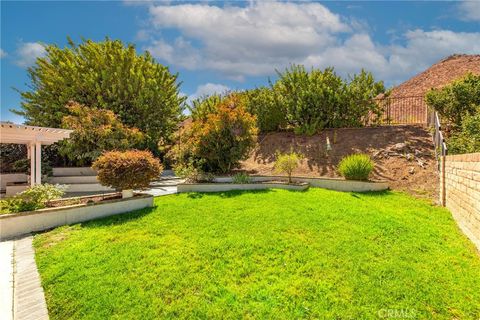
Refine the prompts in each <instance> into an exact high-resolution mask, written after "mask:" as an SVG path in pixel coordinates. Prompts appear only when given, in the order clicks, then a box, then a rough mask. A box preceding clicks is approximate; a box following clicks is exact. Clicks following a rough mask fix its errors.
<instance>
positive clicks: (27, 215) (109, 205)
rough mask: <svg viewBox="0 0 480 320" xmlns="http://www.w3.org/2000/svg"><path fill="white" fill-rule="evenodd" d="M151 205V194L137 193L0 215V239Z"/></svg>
mask: <svg viewBox="0 0 480 320" xmlns="http://www.w3.org/2000/svg"><path fill="white" fill-rule="evenodd" d="M148 207H153V196H151V195H148V194H140V195H137V196H135V197H134V198H129V199H115V200H105V201H102V202H100V203H95V204H76V205H71V206H65V207H58V208H45V209H40V210H35V211H27V212H19V213H12V214H3V215H0V241H3V240H7V239H11V238H14V237H18V236H21V235H24V234H28V233H30V232H37V231H44V230H48V229H51V228H55V227H58V226H62V225H68V224H74V223H79V222H84V221H88V220H93V219H98V218H103V217H108V216H111V215H116V214H122V213H128V212H131V211H134V210H139V209H143V208H148Z"/></svg>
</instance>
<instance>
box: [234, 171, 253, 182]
mask: <svg viewBox="0 0 480 320" xmlns="http://www.w3.org/2000/svg"><path fill="white" fill-rule="evenodd" d="M251 182H252V178H250V176H249V175H248V174H247V173H245V172H239V173H237V174H235V175H234V176H233V183H240V184H246V183H251Z"/></svg>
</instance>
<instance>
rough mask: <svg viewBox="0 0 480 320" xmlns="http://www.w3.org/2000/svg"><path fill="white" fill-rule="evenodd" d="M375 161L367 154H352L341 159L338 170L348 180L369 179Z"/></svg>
mask: <svg viewBox="0 0 480 320" xmlns="http://www.w3.org/2000/svg"><path fill="white" fill-rule="evenodd" d="M373 168H374V163H373V161H372V160H371V159H370V156H369V155H367V154H352V155H349V156H346V157H345V158H343V159H342V161H340V164H339V165H338V171H339V172H340V174H341V175H342V176H343V177H345V179H347V180H368V177H369V176H370V173H371V172H372V170H373Z"/></svg>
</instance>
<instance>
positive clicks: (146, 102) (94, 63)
mask: <svg viewBox="0 0 480 320" xmlns="http://www.w3.org/2000/svg"><path fill="white" fill-rule="evenodd" d="M46 51H47V54H46V56H45V57H42V58H38V59H37V61H36V64H35V65H34V66H33V67H31V68H29V69H28V74H29V77H30V81H31V84H30V90H27V91H24V92H20V94H21V97H22V100H23V101H22V110H21V111H16V113H17V114H19V115H22V116H24V117H25V119H26V123H27V124H30V125H40V126H50V127H58V126H60V125H61V124H62V119H63V117H64V116H68V115H69V110H68V108H67V107H66V105H67V103H68V102H69V101H75V102H78V103H80V104H83V105H86V106H88V107H92V108H97V109H107V110H111V111H113V112H114V113H115V114H116V115H117V116H118V118H119V119H120V120H121V121H122V123H123V124H125V125H126V126H128V127H136V128H138V129H139V130H140V131H141V132H142V133H143V134H144V135H145V147H148V148H149V149H151V150H152V151H154V152H158V149H157V142H158V140H160V139H164V140H165V138H168V137H169V136H170V135H171V134H172V132H173V131H174V130H175V129H176V127H177V124H178V122H179V120H181V114H182V110H183V105H184V101H185V98H184V97H182V96H181V95H180V94H179V85H180V83H179V82H178V81H177V75H176V74H172V73H170V71H169V69H168V68H167V67H165V66H163V65H161V64H159V63H157V62H156V61H155V60H154V59H153V57H152V56H151V55H150V54H149V53H148V52H145V53H144V54H140V55H139V54H137V52H136V50H135V47H134V46H133V45H131V44H129V45H124V44H123V43H122V42H121V41H119V40H110V39H108V38H106V39H105V40H104V41H102V42H93V41H91V40H83V42H82V43H81V44H79V45H76V44H75V43H74V42H73V41H72V40H71V39H69V45H68V46H67V47H65V48H59V47H57V46H55V45H49V46H47V47H46ZM14 112H15V111H14Z"/></svg>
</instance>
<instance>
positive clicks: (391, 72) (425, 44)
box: [145, 2, 480, 84]
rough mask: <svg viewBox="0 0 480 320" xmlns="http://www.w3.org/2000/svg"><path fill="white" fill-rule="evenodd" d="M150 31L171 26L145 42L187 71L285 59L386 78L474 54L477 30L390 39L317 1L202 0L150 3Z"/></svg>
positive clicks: (231, 72)
mask: <svg viewBox="0 0 480 320" xmlns="http://www.w3.org/2000/svg"><path fill="white" fill-rule="evenodd" d="M149 10H150V14H151V24H152V29H151V30H150V32H151V33H152V35H153V36H154V37H155V33H158V29H164V28H167V29H168V28H171V29H176V30H177V31H178V32H179V33H180V36H178V37H177V38H176V39H174V40H173V41H165V40H164V39H162V38H159V37H158V36H157V38H156V39H157V40H154V41H151V42H150V44H149V45H148V46H146V47H145V48H146V49H147V50H149V51H150V52H151V53H152V54H153V56H155V57H157V58H159V59H161V60H163V61H166V62H167V63H169V64H173V65H176V66H179V67H183V68H186V69H188V70H213V71H217V72H220V73H222V74H223V75H224V76H226V77H228V78H231V79H236V80H242V79H243V78H244V77H246V76H264V75H272V74H273V73H274V70H275V69H284V68H285V67H287V66H288V65H289V64H291V63H301V64H304V65H306V66H307V67H312V66H314V67H320V68H324V67H328V66H334V67H335V69H336V70H337V72H339V73H340V74H341V75H343V76H345V75H347V74H349V73H354V72H358V71H359V70H360V69H361V68H365V69H367V70H370V71H372V72H374V74H375V75H376V76H377V77H378V78H380V79H384V80H386V82H387V84H394V83H396V82H398V81H400V80H405V79H406V78H407V77H409V76H412V75H414V74H415V73H417V72H419V71H422V70H423V69H425V68H426V67H428V66H430V65H431V64H433V63H435V62H436V61H438V60H440V59H441V58H444V57H446V56H448V55H451V54H453V53H470V54H472V53H477V54H478V53H479V52H480V33H479V32H470V33H468V32H453V31H450V30H434V31H426V30H421V29H417V30H410V31H408V32H406V33H404V34H401V35H395V37H396V39H395V40H396V42H394V43H393V44H380V43H376V42H374V41H373V40H372V37H371V36H370V34H369V31H370V29H369V27H368V25H366V24H365V23H364V22H362V21H357V20H355V19H351V18H349V19H346V18H342V17H340V16H339V15H337V14H335V13H332V12H331V11H329V10H328V9H327V8H326V7H324V6H322V5H321V4H318V3H305V2H299V3H289V2H252V3H249V4H248V5H247V6H246V7H239V6H235V5H226V6H224V7H219V6H215V5H209V4H205V3H200V4H180V5H171V6H169V5H156V6H155V5H152V6H151V7H150V9H149Z"/></svg>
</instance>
